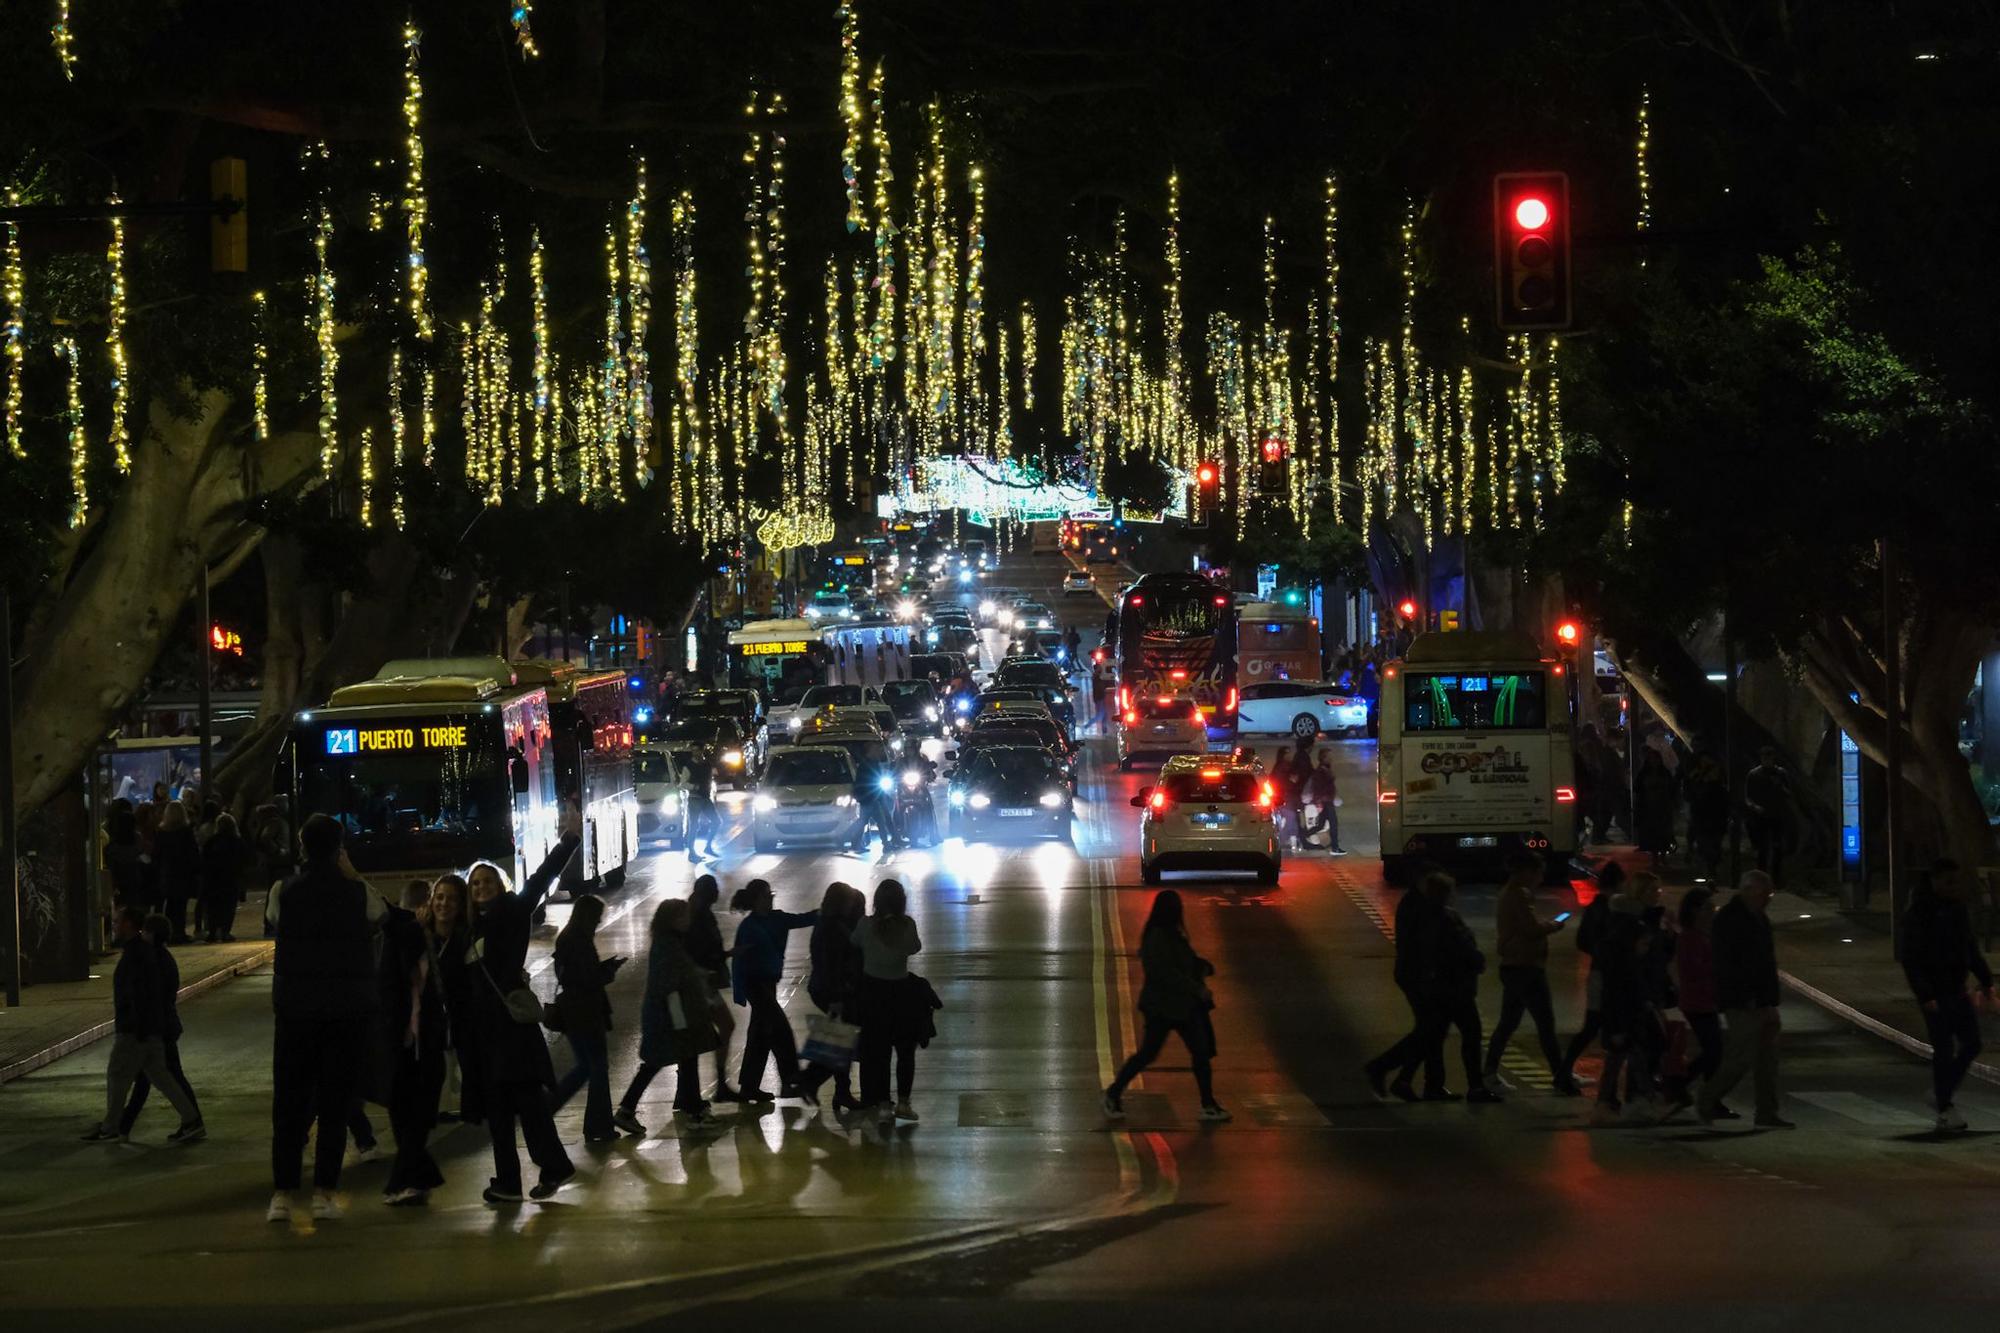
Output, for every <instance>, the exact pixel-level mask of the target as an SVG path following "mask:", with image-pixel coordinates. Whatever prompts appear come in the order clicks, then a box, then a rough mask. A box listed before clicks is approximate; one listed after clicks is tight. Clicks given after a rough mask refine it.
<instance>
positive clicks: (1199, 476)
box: [1194, 462, 1222, 495]
mask: <svg viewBox="0 0 2000 1333" xmlns="http://www.w3.org/2000/svg"><path fill="white" fill-rule="evenodd" d="M1221 482H1222V469H1221V468H1219V467H1217V466H1216V465H1215V464H1213V463H1210V462H1201V463H1197V464H1195V469H1194V484H1195V485H1196V486H1197V487H1198V488H1199V489H1200V490H1201V493H1202V494H1203V495H1214V494H1215V488H1216V487H1217V486H1218V485H1220V484H1221Z"/></svg>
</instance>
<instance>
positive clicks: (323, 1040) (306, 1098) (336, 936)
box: [264, 814, 388, 1222]
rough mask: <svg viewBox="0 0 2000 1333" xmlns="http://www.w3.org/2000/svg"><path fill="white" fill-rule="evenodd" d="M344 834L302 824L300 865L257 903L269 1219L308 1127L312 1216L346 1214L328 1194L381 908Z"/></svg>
mask: <svg viewBox="0 0 2000 1333" xmlns="http://www.w3.org/2000/svg"><path fill="white" fill-rule="evenodd" d="M342 836H343V834H342V830H341V825H340V821H339V820H337V819H335V818H334V817H333V816H331V815H325V814H316V815H313V816H312V817H310V818H309V819H307V820H306V822H305V823H304V825H302V826H301V827H300V829H299V850H300V852H301V853H302V855H303V858H304V863H303V864H302V865H301V866H300V867H299V870H298V873H296V874H295V875H293V876H292V877H291V878H290V879H289V880H287V881H285V883H284V884H283V885H282V886H281V887H280V888H279V889H278V890H277V891H276V892H275V893H273V894H272V895H271V896H270V898H269V899H268V900H266V902H265V905H264V916H265V920H266V922H267V925H268V928H269V929H270V930H272V931H273V932H275V934H276V936H277V941H278V948H277V956H276V960H275V961H274V963H273V966H272V974H273V975H272V982H271V1008H272V1010H273V1011H274V1013H275V1015H276V1027H275V1030H274V1037H273V1041H272V1049H271V1187H272V1194H271V1204H270V1207H269V1208H268V1209H267V1210H266V1211H265V1217H266V1219H267V1220H269V1221H272V1222H284V1221H287V1220H289V1219H290V1216H291V1205H290V1195H291V1194H292V1192H293V1191H295V1190H297V1189H298V1188H299V1158H300V1155H301V1154H302V1153H303V1152H304V1151H305V1146H306V1135H307V1133H308V1132H309V1131H311V1132H315V1133H316V1137H315V1139H314V1147H313V1196H312V1215H313V1217H314V1218H316V1219H318V1220H320V1221H331V1220H333V1219H335V1218H338V1217H340V1216H341V1214H342V1213H343V1211H344V1210H343V1209H342V1207H341V1205H340V1203H339V1201H338V1200H336V1199H335V1198H334V1191H335V1190H336V1189H338V1188H339V1187H340V1165H341V1157H342V1156H343V1155H344V1154H345V1152H346V1150H347V1125H348V1114H349V1111H350V1109H351V1107H350V1104H351V1103H353V1102H355V1101H357V1100H358V1097H359V1092H360V1087H361V1077H362V1065H363V1062H364V1061H365V1060H366V1058H367V1051H368V1038H369V1034H370V1032H371V1031H372V1028H373V1023H374V1021H375V1011H376V981H375V954H374V938H375V932H376V927H377V926H378V925H379V924H380V922H381V921H382V918H383V917H384V916H385V915H386V914H387V910H388V904H386V903H384V902H383V901H382V899H381V898H380V897H378V896H377V895H376V894H375V893H374V892H373V891H372V890H370V889H369V887H368V884H367V882H366V881H364V880H363V879H362V878H361V876H360V875H358V874H356V873H355V871H354V866H353V864H352V863H351V862H349V861H348V859H347V849H346V848H345V847H343V846H342V845H341V840H342ZM315 1126H317V1129H316V1130H315Z"/></svg>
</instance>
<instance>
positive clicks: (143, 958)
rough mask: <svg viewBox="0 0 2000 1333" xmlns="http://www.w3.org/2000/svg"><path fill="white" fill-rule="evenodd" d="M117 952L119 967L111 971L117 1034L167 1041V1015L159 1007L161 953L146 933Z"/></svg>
mask: <svg viewBox="0 0 2000 1333" xmlns="http://www.w3.org/2000/svg"><path fill="white" fill-rule="evenodd" d="M118 948H119V953H118V966H117V967H115V968H113V969H112V970H111V1015H112V1026H113V1028H114V1030H116V1031H118V1032H122V1033H126V1034H127V1035H129V1036H134V1037H142V1038H144V1037H164V1036H165V1035H166V1015H165V1014H164V1013H163V1012H162V1011H161V1007H160V956H159V951H158V950H157V949H156V948H155V947H154V945H153V942H152V941H151V940H150V939H148V938H146V934H145V932H144V931H140V932H138V933H137V934H135V935H133V936H132V938H130V939H128V940H126V941H125V942H124V943H123V944H121V945H119V946H118Z"/></svg>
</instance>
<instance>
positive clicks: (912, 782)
mask: <svg viewBox="0 0 2000 1333" xmlns="http://www.w3.org/2000/svg"><path fill="white" fill-rule="evenodd" d="M885 780H886V779H885ZM903 785H904V786H905V787H908V788H909V789H910V790H911V791H915V790H916V789H917V788H918V787H921V786H923V785H924V775H923V774H921V773H919V772H917V770H916V769H914V768H906V769H904V770H903Z"/></svg>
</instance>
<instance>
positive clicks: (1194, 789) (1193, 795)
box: [1164, 768, 1257, 805]
mask: <svg viewBox="0 0 2000 1333" xmlns="http://www.w3.org/2000/svg"><path fill="white" fill-rule="evenodd" d="M1164 785H1165V786H1166V789H1167V795H1168V796H1171V797H1172V798H1173V799H1174V800H1176V801H1189V802H1192V803H1194V804H1197V805H1198V804H1201V803H1202V802H1204V801H1205V802H1207V803H1209V804H1210V805H1221V804H1225V803H1234V804H1237V805H1242V804H1246V803H1248V802H1250V801H1254V800H1256V799H1257V777H1256V775H1255V774H1254V773H1240V772H1232V771H1230V770H1228V769H1216V768H1205V769H1200V770H1197V771H1195V772H1192V773H1169V774H1168V775H1167V778H1166V781H1165V784H1164Z"/></svg>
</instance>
